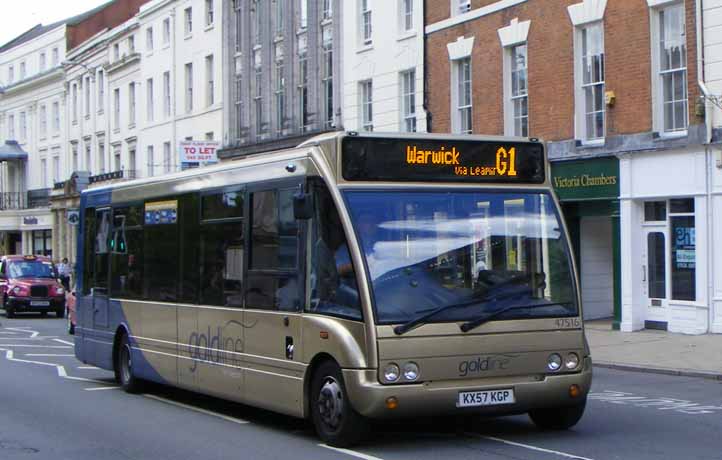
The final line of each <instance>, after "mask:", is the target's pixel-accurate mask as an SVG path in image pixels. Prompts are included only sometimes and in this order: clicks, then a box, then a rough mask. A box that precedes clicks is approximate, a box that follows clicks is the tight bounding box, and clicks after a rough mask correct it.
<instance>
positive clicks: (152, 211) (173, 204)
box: [145, 200, 178, 225]
mask: <svg viewBox="0 0 722 460" xmlns="http://www.w3.org/2000/svg"><path fill="white" fill-rule="evenodd" d="M177 221H178V201H177V200H167V201H154V202H152V203H150V202H149V203H146V204H145V224H146V225H164V224H175V223H176V222H177Z"/></svg>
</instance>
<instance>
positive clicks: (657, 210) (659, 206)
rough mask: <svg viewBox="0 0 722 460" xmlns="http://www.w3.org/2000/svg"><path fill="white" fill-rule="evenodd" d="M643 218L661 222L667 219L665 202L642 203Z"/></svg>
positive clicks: (648, 220)
mask: <svg viewBox="0 0 722 460" xmlns="http://www.w3.org/2000/svg"><path fill="white" fill-rule="evenodd" d="M644 220H645V221H646V222H661V221H664V220H667V202H666V201H647V202H646V203H644Z"/></svg>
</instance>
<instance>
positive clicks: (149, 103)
mask: <svg viewBox="0 0 722 460" xmlns="http://www.w3.org/2000/svg"><path fill="white" fill-rule="evenodd" d="M153 90H154V88H153V79H152V78H149V79H147V80H146V81H145V95H146V101H145V105H146V110H147V112H148V113H147V117H148V121H149V122H152V121H153V119H154V118H155V100H154V94H153Z"/></svg>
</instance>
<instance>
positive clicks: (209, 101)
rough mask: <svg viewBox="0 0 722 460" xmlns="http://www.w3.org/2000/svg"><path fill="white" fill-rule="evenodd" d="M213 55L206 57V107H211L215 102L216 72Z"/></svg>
mask: <svg viewBox="0 0 722 460" xmlns="http://www.w3.org/2000/svg"><path fill="white" fill-rule="evenodd" d="M213 65H214V59H213V55H212V54H211V55H208V56H206V106H207V107H210V106H212V105H213V103H214V102H215V89H216V83H215V71H214V68H213Z"/></svg>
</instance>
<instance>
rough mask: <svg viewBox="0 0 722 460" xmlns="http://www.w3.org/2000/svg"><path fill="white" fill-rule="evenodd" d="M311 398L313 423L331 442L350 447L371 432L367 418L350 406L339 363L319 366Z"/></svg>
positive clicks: (329, 362)
mask: <svg viewBox="0 0 722 460" xmlns="http://www.w3.org/2000/svg"><path fill="white" fill-rule="evenodd" d="M310 397H311V404H310V407H311V419H312V421H313V425H314V427H315V428H316V433H317V434H318V437H319V438H321V439H322V440H323V441H324V442H326V443H327V444H328V445H330V446H335V447H348V446H351V445H353V444H356V443H357V442H359V441H360V440H361V439H362V438H363V437H364V435H365V434H366V432H367V431H368V420H366V419H365V418H364V417H362V416H361V415H360V414H359V413H358V412H356V411H355V410H354V408H353V407H351V403H350V402H349V400H348V395H347V393H346V387H345V386H344V383H343V377H342V376H341V369H340V368H339V367H338V365H337V364H336V363H334V362H332V361H327V362H325V363H323V364H321V365H320V366H319V367H318V369H316V372H315V374H314V375H313V381H312V382H311V395H310Z"/></svg>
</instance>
